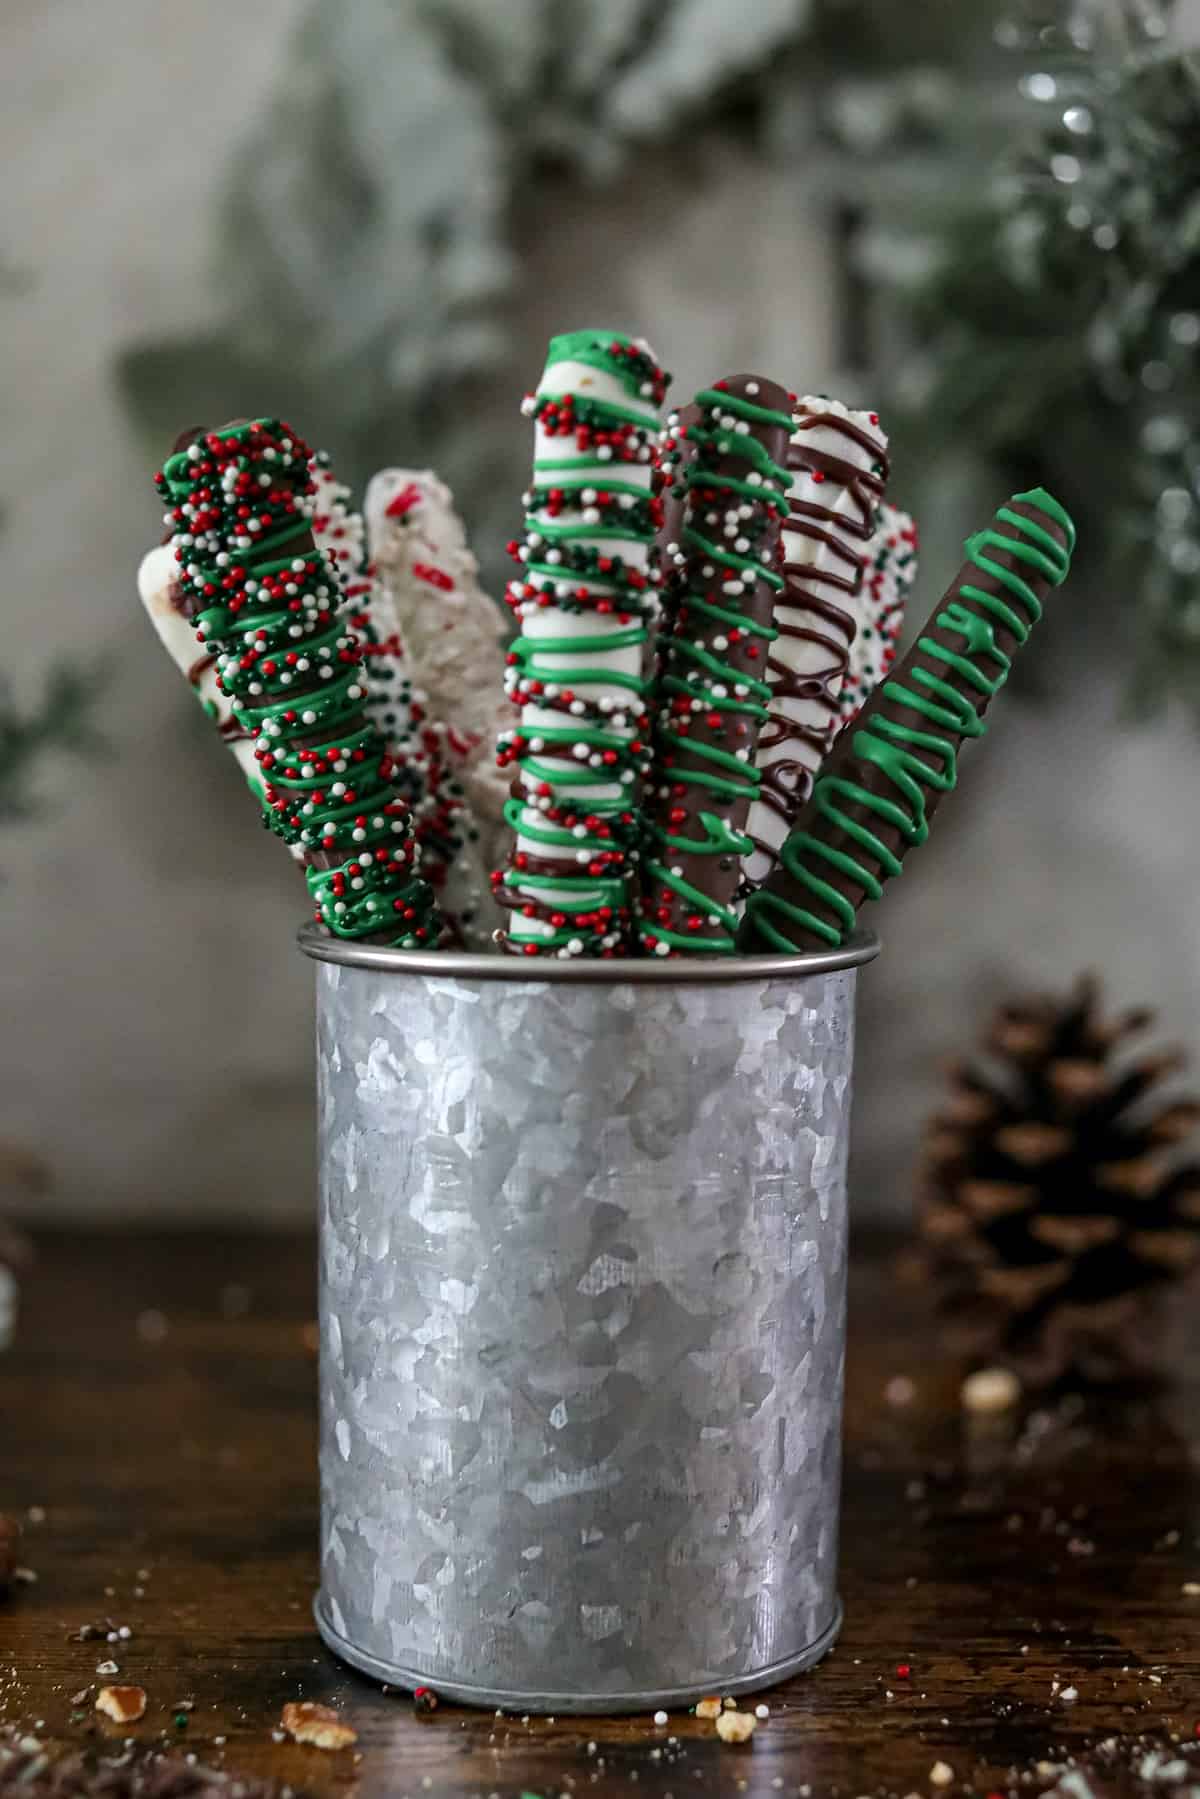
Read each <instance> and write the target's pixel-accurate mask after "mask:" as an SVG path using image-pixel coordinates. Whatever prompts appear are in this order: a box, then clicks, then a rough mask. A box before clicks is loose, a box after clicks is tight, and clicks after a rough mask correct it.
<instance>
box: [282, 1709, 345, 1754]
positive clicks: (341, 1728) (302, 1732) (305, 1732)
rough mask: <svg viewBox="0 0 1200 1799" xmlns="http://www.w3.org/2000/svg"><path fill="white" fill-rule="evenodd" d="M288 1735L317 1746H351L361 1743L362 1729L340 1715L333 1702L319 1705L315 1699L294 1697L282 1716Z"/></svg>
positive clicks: (340, 1747) (319, 1747)
mask: <svg viewBox="0 0 1200 1799" xmlns="http://www.w3.org/2000/svg"><path fill="white" fill-rule="evenodd" d="M279 1722H280V1724H281V1725H282V1726H283V1729H284V1730H285V1731H286V1733H287V1734H288V1736H291V1737H294V1738H295V1740H296V1742H298V1743H307V1744H310V1745H311V1747H312V1748H314V1749H331V1750H337V1749H349V1747H350V1745H351V1744H352V1743H357V1741H358V1732H357V1731H356V1730H355V1729H354V1728H353V1726H352V1725H350V1724H347V1723H346V1722H345V1721H344V1720H343V1719H342V1718H340V1717H339V1716H338V1714H337V1712H335V1711H334V1709H333V1707H332V1706H330V1705H318V1704H317V1703H316V1702H315V1700H312V1699H303V1700H298V1699H293V1700H291V1701H289V1703H288V1704H287V1705H285V1706H284V1708H283V1711H282V1712H281V1714H280V1718H279Z"/></svg>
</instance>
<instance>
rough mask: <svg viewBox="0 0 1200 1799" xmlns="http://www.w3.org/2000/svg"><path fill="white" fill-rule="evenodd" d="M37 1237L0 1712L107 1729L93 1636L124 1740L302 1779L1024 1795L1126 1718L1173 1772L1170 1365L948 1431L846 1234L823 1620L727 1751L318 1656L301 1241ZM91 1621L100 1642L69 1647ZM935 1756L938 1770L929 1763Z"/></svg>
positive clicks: (893, 1313) (19, 1352) (308, 1256)
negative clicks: (1099, 1391)
mask: <svg viewBox="0 0 1200 1799" xmlns="http://www.w3.org/2000/svg"><path fill="white" fill-rule="evenodd" d="M39 1247H40V1256H39V1262H38V1265H37V1267H36V1268H35V1270H34V1271H33V1272H32V1273H31V1274H30V1276H29V1277H28V1278H27V1281H26V1291H25V1296H24V1309H23V1319H22V1323H21V1327H20V1331H19V1334H18V1339H17V1343H16V1346H15V1347H14V1348H13V1349H12V1350H10V1351H9V1352H8V1353H7V1354H0V1511H7V1512H9V1513H10V1514H15V1515H17V1516H18V1517H20V1518H21V1519H22V1520H23V1521H24V1525H25V1536H24V1541H23V1544H22V1549H21V1559H22V1561H23V1563H24V1564H25V1565H26V1566H27V1568H28V1569H29V1570H30V1571H31V1573H32V1574H33V1575H36V1580H33V1579H29V1578H25V1579H23V1580H22V1581H21V1582H20V1583H19V1584H18V1585H17V1586H16V1587H15V1589H14V1591H13V1593H12V1596H11V1597H10V1598H9V1599H8V1600H7V1601H6V1602H0V1725H3V1724H5V1723H8V1724H15V1725H20V1726H22V1727H25V1728H34V1727H36V1730H37V1734H38V1735H39V1736H41V1737H43V1738H44V1739H46V1740H48V1741H52V1742H54V1743H60V1742H66V1743H79V1742H81V1741H86V1740H88V1738H89V1737H90V1739H91V1740H92V1741H93V1742H96V1741H100V1740H104V1739H107V1740H108V1741H110V1742H112V1743H113V1744H118V1743H119V1742H120V1740H121V1738H122V1736H123V1735H124V1734H126V1733H125V1732H123V1731H121V1730H119V1729H117V1728H116V1727H114V1726H110V1725H108V1724H105V1723H103V1722H101V1721H99V1720H97V1719H96V1718H95V1714H94V1713H93V1711H92V1709H91V1698H90V1696H89V1698H88V1700H86V1701H84V1702H73V1698H72V1696H73V1695H78V1694H79V1692H80V1691H81V1690H82V1689H83V1688H85V1687H89V1686H91V1687H95V1686H96V1685H98V1684H100V1680H99V1678H98V1676H97V1673H96V1668H97V1664H98V1663H99V1662H101V1661H103V1660H105V1659H106V1658H107V1657H109V1656H111V1657H112V1658H113V1659H115V1660H116V1661H117V1662H118V1664H119V1666H120V1670H121V1674H120V1678H121V1680H123V1681H126V1682H129V1683H131V1684H137V1685H140V1686H143V1687H144V1688H145V1689H146V1692H147V1694H148V1696H149V1705H148V1710H147V1713H146V1717H145V1719H144V1721H143V1722H142V1723H141V1724H139V1725H137V1726H136V1727H135V1728H134V1730H133V1732H132V1733H131V1734H133V1735H135V1736H136V1737H138V1738H139V1739H141V1740H143V1741H153V1740H155V1739H158V1738H161V1735H162V1733H163V1732H165V1733H166V1736H167V1737H168V1738H169V1739H171V1740H172V1741H173V1742H175V1743H177V1744H178V1745H180V1752H181V1753H182V1752H184V1751H190V1752H193V1753H195V1754H196V1755H197V1756H198V1757H199V1758H200V1759H201V1761H203V1762H211V1763H213V1764H215V1765H217V1766H221V1767H225V1768H227V1769H231V1770H236V1771H238V1772H243V1773H250V1772H256V1773H259V1774H269V1775H274V1776H277V1777H279V1778H280V1779H281V1780H284V1781H286V1782H289V1783H290V1784H292V1785H293V1786H294V1787H295V1788H297V1789H298V1790H303V1791H307V1792H310V1793H314V1794H328V1793H345V1792H347V1791H348V1790H352V1791H354V1792H356V1793H358V1794H361V1795H363V1799H369V1796H370V1795H376V1794H378V1795H383V1794H387V1795H403V1794H409V1795H410V1796H411V1799H422V1795H423V1794H424V1793H426V1792H430V1791H431V1792H433V1793H456V1794H457V1793H463V1794H478V1795H481V1799H488V1796H489V1795H496V1794H498V1795H502V1796H503V1799H507V1796H508V1795H519V1794H521V1793H530V1792H532V1793H536V1794H542V1795H546V1796H547V1799H549V1796H550V1795H557V1794H571V1795H573V1796H574V1795H582V1794H586V1793H590V1792H592V1791H594V1792H595V1793H596V1794H597V1795H598V1796H601V1795H606V1794H610V1793H612V1794H616V1793H620V1794H630V1793H632V1794H640V1795H642V1799H652V1796H655V1799H666V1795H671V1796H672V1799H686V1796H687V1795H690V1794H710V1793H714V1792H719V1793H724V1792H730V1793H736V1792H740V1791H745V1792H748V1793H751V1794H760V1793H761V1794H764V1795H766V1794H773V1793H777V1792H783V1793H785V1794H791V1795H797V1794H799V1795H802V1796H806V1795H808V1794H809V1793H810V1792H811V1795H812V1799H823V1796H824V1795H825V1794H830V1795H833V1794H841V1795H843V1796H845V1799H854V1795H858V1794H868V1793H871V1794H876V1793H891V1794H901V1795H902V1794H906V1793H909V1792H910V1791H911V1792H916V1793H920V1794H935V1793H945V1794H947V1795H950V1796H951V1799H952V1796H953V1795H955V1794H959V1793H963V1792H970V1791H978V1792H980V1793H988V1792H991V1791H994V1790H998V1791H1005V1790H1008V1789H1009V1788H1010V1787H1012V1786H1014V1783H1015V1784H1016V1787H1017V1790H1019V1791H1020V1792H1022V1793H1034V1792H1043V1791H1045V1790H1047V1789H1048V1788H1049V1787H1051V1786H1053V1784H1054V1777H1053V1775H1052V1774H1051V1773H1050V1772H1049V1771H1048V1770H1047V1769H1046V1768H1045V1767H1043V1768H1042V1770H1041V1771H1040V1772H1037V1771H1036V1765H1037V1764H1038V1763H1039V1762H1041V1763H1047V1762H1050V1763H1055V1762H1059V1761H1061V1760H1062V1758H1063V1757H1064V1756H1065V1755H1066V1754H1068V1753H1083V1752H1085V1751H1086V1750H1087V1749H1088V1747H1089V1746H1090V1745H1094V1744H1095V1743H1097V1742H1098V1741H1099V1740H1100V1739H1102V1738H1106V1737H1109V1736H1112V1735H1119V1736H1120V1737H1121V1738H1122V1739H1126V1738H1132V1737H1134V1736H1136V1735H1139V1734H1141V1733H1148V1734H1150V1735H1151V1736H1154V1737H1155V1738H1160V1737H1161V1738H1162V1739H1163V1740H1164V1741H1169V1739H1170V1738H1171V1737H1172V1736H1174V1737H1177V1738H1178V1739H1180V1740H1181V1742H1184V1743H1191V1744H1192V1746H1193V1749H1194V1750H1195V1751H1196V1752H1197V1753H1196V1755H1195V1768H1196V1778H1197V1781H1200V1741H1197V1740H1196V1739H1197V1732H1198V1731H1200V1723H1198V1720H1200V1667H1198V1657H1197V1646H1198V1643H1200V1506H1198V1473H1197V1471H1198V1468H1200V1420H1198V1415H1197V1404H1196V1402H1197V1397H1198V1392H1200V1379H1198V1378H1197V1376H1198V1375H1200V1365H1198V1363H1197V1361H1196V1359H1195V1357H1192V1358H1190V1359H1189V1363H1188V1366H1189V1370H1190V1372H1189V1374H1188V1377H1187V1378H1186V1379H1185V1378H1183V1377H1182V1376H1181V1377H1180V1378H1179V1380H1178V1381H1177V1383H1176V1384H1175V1385H1174V1386H1173V1387H1172V1388H1171V1389H1170V1390H1168V1391H1167V1392H1165V1393H1163V1394H1160V1395H1158V1396H1157V1397H1153V1398H1145V1397H1143V1398H1142V1399H1140V1400H1132V1399H1130V1400H1120V1399H1114V1398H1103V1399H1093V1400H1089V1401H1083V1400H1080V1399H1071V1398H1068V1399H1067V1400H1065V1401H1063V1402H1060V1403H1059V1404H1057V1405H1055V1406H1054V1407H1052V1408H1048V1409H1044V1410H1040V1411H1039V1410H1033V1411H1031V1410H1030V1408H1028V1407H1025V1408H1023V1409H1018V1410H1017V1411H1016V1412H1014V1413H1010V1414H1009V1415H1007V1416H1006V1417H1005V1418H1002V1419H1000V1420H999V1421H991V1422H986V1421H980V1420H978V1419H972V1418H970V1417H969V1416H968V1415H967V1414H965V1413H964V1412H963V1411H962V1409H961V1406H960V1403H959V1399H958V1381H957V1376H956V1374H955V1372H954V1371H953V1370H952V1369H951V1368H949V1367H947V1366H946V1365H945V1364H944V1363H943V1362H941V1361H940V1360H939V1358H938V1356H937V1352H936V1346H935V1342H934V1338H933V1336H932V1333H931V1330H930V1328H929V1325H928V1324H927V1322H925V1320H924V1317H923V1307H922V1305H921V1296H920V1294H919V1293H918V1292H914V1291H912V1290H910V1289H907V1288H905V1287H904V1286H903V1285H902V1284H901V1283H899V1282H898V1281H897V1280H896V1278H895V1274H894V1271H893V1268H892V1265H891V1263H890V1261H889V1260H888V1258H887V1257H885V1256H884V1255H883V1254H881V1253H880V1252H879V1250H878V1249H876V1250H875V1251H874V1252H871V1251H868V1250H862V1251H860V1252H859V1254H858V1255H857V1256H856V1259H855V1264H854V1273H853V1277H852V1283H851V1286H852V1292H851V1332H850V1344H851V1346H850V1363H849V1392H848V1413H847V1460H846V1483H845V1506H844V1520H843V1533H842V1564H843V1572H842V1591H843V1596H844V1599H845V1606H846V1622H845V1627H844V1630H843V1633H842V1638H841V1641H840V1643H839V1645H838V1647H837V1649H836V1650H835V1651H834V1653H833V1654H832V1655H831V1656H830V1657H829V1658H828V1659H827V1660H826V1661H825V1662H824V1663H823V1665H822V1666H820V1667H819V1668H817V1669H816V1670H815V1671H813V1672H811V1673H809V1674H806V1675H804V1676H802V1677H800V1678H799V1679H797V1680H794V1681H792V1682H791V1683H789V1684H788V1685H786V1686H784V1687H781V1688H778V1689H777V1690H776V1691H774V1692H772V1693H770V1694H769V1695H766V1698H767V1701H768V1703H769V1704H770V1707H771V1713H770V1717H769V1718H768V1719H767V1720H766V1721H764V1722H763V1723H761V1724H759V1726H758V1730H757V1733H756V1735H755V1737H754V1740H753V1743H752V1745H751V1746H750V1747H749V1748H743V1749H739V1748H732V1747H729V1746H726V1745H724V1744H722V1743H721V1742H720V1741H719V1740H718V1739H717V1737H716V1735H715V1732H714V1729H713V1726H712V1725H711V1724H710V1723H705V1722H703V1721H701V1720H699V1719H696V1718H694V1717H688V1716H684V1715H681V1716H676V1717H672V1718H671V1720H670V1723H669V1725H668V1726H667V1727H666V1728H658V1727H656V1726H655V1724H654V1722H653V1719H652V1718H651V1717H649V1716H647V1717H645V1718H625V1719H611V1720H610V1719H594V1718H593V1719H587V1718H585V1719H582V1720H579V1721H572V1720H571V1719H564V1718H560V1719H558V1720H557V1721H549V1720H544V1719H536V1718H535V1719H530V1720H527V1721H526V1720H523V1719H521V1718H519V1717H504V1718H498V1717H494V1716H492V1715H491V1714H480V1713H472V1712H468V1711H463V1710H459V1709H457V1708H455V1707H451V1706H442V1707H441V1708H440V1709H439V1710H438V1711H437V1712H436V1713H435V1714H434V1715H433V1716H420V1715H418V1714H416V1713H415V1712H414V1709H413V1706H412V1702H411V1700H410V1698H409V1697H408V1696H407V1695H405V1694H400V1693H387V1692H384V1691H381V1690H380V1689H379V1688H377V1687H376V1686H374V1685H372V1684H371V1683H370V1682H369V1681H367V1680H365V1679H362V1678H360V1677H359V1676H358V1675H356V1674H354V1673H353V1672H352V1671H350V1670H349V1669H347V1668H345V1667H343V1666H342V1665H341V1664H340V1663H339V1662H337V1661H336V1660H335V1659H334V1658H333V1657H332V1656H331V1655H329V1654H328V1653H327V1652H326V1651H325V1650H324V1649H323V1648H322V1646H321V1644H320V1642H319V1640H318V1638H317V1636H316V1633H315V1631H314V1629H313V1625H312V1621H311V1617H310V1613H309V1603H310V1599H311V1594H312V1589H313V1586H314V1583H315V1580H316V1565H317V1564H316V1554H317V1491H316V1468H315V1429H314V1424H315V1403H314V1388H315V1375H316V1367H315V1358H314V1351H313V1341H314V1332H313V1326H312V1322H311V1321H312V1317H313V1307H314V1292H313V1270H314V1252H313V1246H312V1243H311V1242H310V1241H309V1240H307V1239H296V1238H283V1239H279V1238H269V1239H265V1238H264V1239H257V1238H237V1239H234V1238H221V1237H213V1236H202V1237H201V1236H197V1237H194V1238H191V1237H161V1236H159V1237H151V1236H146V1235H140V1236H131V1237H126V1238H121V1237H109V1238H84V1237H79V1236H74V1237H58V1238H56V1237H48V1238H46V1239H44V1240H43V1241H42V1243H41V1244H40V1246H39ZM1189 1589H1194V1590H1189ZM106 1621H111V1624H112V1626H113V1627H115V1628H119V1627H121V1626H127V1627H128V1629H129V1630H130V1631H131V1632H132V1635H131V1636H130V1637H129V1638H128V1639H122V1640H120V1641H118V1643H117V1644H116V1645H113V1646H110V1645H109V1644H108V1643H107V1642H104V1641H84V1642H79V1641H75V1640H72V1639H73V1638H74V1637H75V1636H76V1635H77V1634H78V1632H79V1629H80V1627H81V1626H83V1625H85V1624H97V1623H104V1622H106ZM1072 1690H1073V1691H1074V1692H1075V1693H1076V1694H1077V1697H1075V1698H1073V1699H1072V1697H1071V1696H1070V1695H1071V1691H1072ZM295 1698H307V1699H316V1700H320V1701H325V1702H328V1703H331V1704H333V1705H334V1706H336V1707H337V1708H338V1709H339V1711H340V1712H342V1713H343V1714H344V1716H345V1717H346V1718H347V1719H348V1720H349V1721H350V1722H351V1723H352V1724H353V1725H354V1726H355V1727H356V1729H357V1731H358V1746H357V1751H354V1750H343V1751H341V1752H338V1753H336V1754H329V1753H324V1752H322V1751H320V1750H318V1749H315V1748H303V1747H300V1746H298V1745H296V1744H294V1743H292V1742H290V1741H288V1742H284V1743H280V1742H276V1741H275V1740H274V1738H273V1735H272V1732H273V1730H274V1728H275V1727H276V1725H277V1723H278V1719H279V1714H280V1708H281V1706H282V1705H283V1704H284V1703H285V1702H286V1701H288V1700H291V1699H295ZM182 1700H193V1701H194V1709H193V1710H192V1711H191V1712H190V1713H189V1714H187V1720H188V1721H187V1723H186V1725H184V1726H183V1727H180V1726H179V1725H177V1724H176V1723H175V1722H174V1717H175V1715H176V1713H177V1708H178V1705H179V1702H180V1701H182ZM1120 1754H1121V1757H1122V1758H1123V1759H1124V1760H1125V1761H1127V1760H1128V1758H1129V1755H1130V1754H1132V1750H1131V1749H1130V1748H1129V1746H1128V1745H1124V1744H1123V1747H1122V1749H1121V1751H1120ZM356 1755H357V1756H359V1757H360V1758H361V1759H356ZM1189 1759H1190V1758H1189ZM939 1762H943V1763H945V1764H947V1766H948V1767H949V1768H951V1769H953V1773H954V1778H953V1782H952V1783H947V1784H944V1785H941V1786H939V1785H938V1784H937V1782H936V1781H935V1782H934V1783H932V1784H931V1782H930V1773H931V1770H932V1769H933V1768H934V1765H935V1764H936V1763H939ZM1022 1770H1023V1771H1025V1773H1026V1775H1027V1779H1026V1781H1025V1782H1024V1783H1021V1782H1020V1781H1019V1780H1018V1778H1017V1776H1018V1773H1019V1771H1022ZM1030 1770H1035V1771H1034V1772H1033V1773H1032V1774H1030V1772H1029V1771H1030ZM938 1772H939V1773H941V1772H942V1771H941V1770H938ZM1159 1790H1162V1789H1161V1788H1160V1789H1159Z"/></svg>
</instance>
